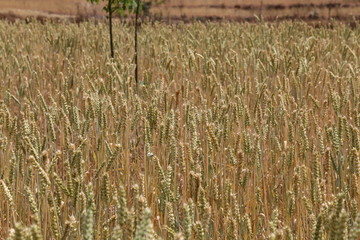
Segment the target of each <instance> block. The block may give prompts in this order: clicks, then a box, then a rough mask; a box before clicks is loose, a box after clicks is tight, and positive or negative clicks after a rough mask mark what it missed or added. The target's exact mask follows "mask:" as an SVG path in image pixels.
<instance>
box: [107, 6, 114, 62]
mask: <svg viewBox="0 0 360 240" xmlns="http://www.w3.org/2000/svg"><path fill="white" fill-rule="evenodd" d="M108 4H109V5H108V8H109V31H110V56H111V58H114V41H113V26H112V9H111V7H112V0H109V3H108Z"/></svg>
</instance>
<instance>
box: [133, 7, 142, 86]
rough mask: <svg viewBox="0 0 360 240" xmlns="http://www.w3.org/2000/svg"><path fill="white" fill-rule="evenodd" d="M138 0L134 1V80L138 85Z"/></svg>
mask: <svg viewBox="0 0 360 240" xmlns="http://www.w3.org/2000/svg"><path fill="white" fill-rule="evenodd" d="M140 3H141V1H140V0H137V1H136V5H137V6H136V13H135V36H134V41H135V56H134V57H135V82H136V85H138V82H139V66H138V63H139V62H138V32H139V13H140Z"/></svg>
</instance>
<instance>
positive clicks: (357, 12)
mask: <svg viewBox="0 0 360 240" xmlns="http://www.w3.org/2000/svg"><path fill="white" fill-rule="evenodd" d="M152 13H153V14H154V15H156V16H158V17H162V18H168V19H171V18H172V19H174V18H175V19H179V18H181V19H189V18H203V19H221V18H229V19H240V20H244V19H245V20H249V19H253V18H254V16H255V15H262V16H263V17H264V18H267V19H275V18H294V17H295V18H320V19H327V18H329V17H337V18H352V17H353V16H355V17H359V16H360V0H340V1H335V0H314V1H307V0H285V1H282V0H264V1H261V0H258V1H254V0H166V3H165V4H163V5H161V6H158V7H155V8H153V10H152ZM101 14H102V13H101V8H100V7H98V6H93V5H91V4H89V3H87V2H86V1H85V0H16V1H14V0H0V15H2V16H12V17H16V16H20V17H24V16H34V15H35V16H43V17H55V18H64V17H69V16H98V17H99V16H101Z"/></svg>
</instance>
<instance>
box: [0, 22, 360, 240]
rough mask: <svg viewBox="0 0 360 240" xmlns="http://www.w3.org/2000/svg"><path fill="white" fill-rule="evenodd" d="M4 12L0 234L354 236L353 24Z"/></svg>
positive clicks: (357, 169)
mask: <svg viewBox="0 0 360 240" xmlns="http://www.w3.org/2000/svg"><path fill="white" fill-rule="evenodd" d="M114 29H115V34H114V36H115V48H116V54H115V55H116V56H115V60H114V61H112V60H111V59H109V58H108V54H109V53H108V52H109V46H108V34H107V33H108V32H107V31H108V29H107V26H106V25H104V24H103V23H94V22H83V23H80V24H65V23H61V24H60V23H52V22H47V23H45V24H40V23H37V22H31V23H29V24H25V23H24V22H21V21H16V22H15V23H13V24H10V23H6V22H1V23H0V39H1V41H0V84H1V88H0V91H1V92H0V96H1V97H0V105H1V108H0V212H1V214H0V239H16V240H19V239H56V240H60V239H61V240H64V239H86V240H90V239H94V240H95V239H96V240H97V239H136V240H140V239H160V238H161V239H169V240H170V239H177V240H180V239H196V240H198V239H199V240H200V239H228V240H230V239H231V240H232V239H239V240H240V239H286V240H290V239H313V240H319V239H333V240H335V239H336V240H339V239H344V240H345V239H346V240H357V239H359V237H360V235H359V234H360V214H359V208H360V198H359V193H360V192H359V191H360V142H359V141H360V78H359V76H360V64H359V62H360V43H359V39H360V27H359V25H357V26H356V27H354V28H350V27H349V26H348V25H345V24H341V23H337V22H331V26H330V25H329V26H328V27H326V26H324V27H319V28H315V27H311V26H309V25H307V24H305V23H300V22H298V23H296V22H281V23H272V24H270V23H264V22H260V23H257V24H250V23H246V24H239V23H226V22H223V23H192V24H177V25H163V24H157V23H155V24H143V25H142V28H141V32H140V36H139V41H140V48H141V51H140V66H139V67H140V78H141V81H140V82H139V84H138V86H137V85H136V84H135V82H134V78H133V72H134V65H133V40H132V39H133V37H132V36H133V30H134V28H133V26H129V25H125V24H121V23H119V22H117V23H116V26H115V28H114Z"/></svg>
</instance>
